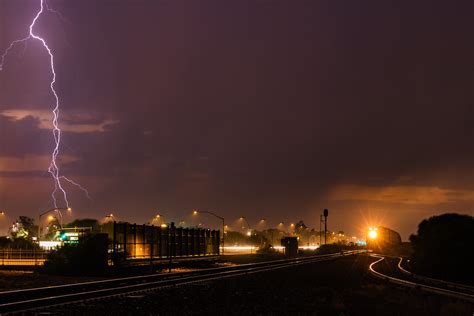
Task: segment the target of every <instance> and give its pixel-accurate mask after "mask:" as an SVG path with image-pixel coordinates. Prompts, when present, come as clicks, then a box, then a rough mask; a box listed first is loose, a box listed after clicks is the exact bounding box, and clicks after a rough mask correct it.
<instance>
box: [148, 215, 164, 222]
mask: <svg viewBox="0 0 474 316" xmlns="http://www.w3.org/2000/svg"><path fill="white" fill-rule="evenodd" d="M164 218H165V217H164V216H163V215H162V214H156V215H155V216H154V217H153V218H152V219H151V221H149V222H148V223H149V224H153V222H154V221H161V222H164Z"/></svg>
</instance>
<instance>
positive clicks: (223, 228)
mask: <svg viewBox="0 0 474 316" xmlns="http://www.w3.org/2000/svg"><path fill="white" fill-rule="evenodd" d="M199 213H205V214H209V215H212V216H214V217H217V218H218V219H220V220H221V221H222V254H224V248H225V242H224V238H225V237H224V236H225V222H224V217H222V216H219V215H217V214H215V213H213V212H208V211H198V210H193V215H198V214H199Z"/></svg>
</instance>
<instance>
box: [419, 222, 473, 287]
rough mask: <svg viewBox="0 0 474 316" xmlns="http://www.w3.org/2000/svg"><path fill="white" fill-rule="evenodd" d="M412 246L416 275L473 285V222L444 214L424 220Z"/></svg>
mask: <svg viewBox="0 0 474 316" xmlns="http://www.w3.org/2000/svg"><path fill="white" fill-rule="evenodd" d="M410 241H411V243H412V245H413V251H414V253H413V258H412V260H411V268H412V270H413V272H414V273H418V274H422V275H426V276H430V277H434V278H439V279H444V280H451V281H455V282H461V283H470V284H473V283H474V274H473V267H474V251H473V245H474V218H473V217H472V216H468V215H459V214H443V215H440V216H433V217H430V218H429V219H428V220H423V221H422V222H421V223H420V224H419V226H418V234H417V235H412V236H410Z"/></svg>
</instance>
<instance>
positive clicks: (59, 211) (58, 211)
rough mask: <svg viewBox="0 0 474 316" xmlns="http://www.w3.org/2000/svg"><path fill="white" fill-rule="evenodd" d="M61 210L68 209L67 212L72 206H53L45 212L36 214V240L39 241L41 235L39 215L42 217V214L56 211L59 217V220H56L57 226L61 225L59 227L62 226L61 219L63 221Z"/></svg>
mask: <svg viewBox="0 0 474 316" xmlns="http://www.w3.org/2000/svg"><path fill="white" fill-rule="evenodd" d="M61 210H63V211H69V212H70V211H72V208H70V207H55V208H52V209H49V210H47V211H46V212H43V213H41V214H40V215H39V216H38V241H39V239H40V236H41V217H42V216H43V215H46V214H48V213H49V212H57V213H58V215H59V218H60V221H58V222H59V227H61V229H62V228H63V223H62V221H63V214H62V213H61ZM48 219H49V217H48Z"/></svg>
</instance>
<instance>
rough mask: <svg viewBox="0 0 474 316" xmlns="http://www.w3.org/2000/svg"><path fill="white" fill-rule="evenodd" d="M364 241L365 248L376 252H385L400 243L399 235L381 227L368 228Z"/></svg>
mask: <svg viewBox="0 0 474 316" xmlns="http://www.w3.org/2000/svg"><path fill="white" fill-rule="evenodd" d="M366 240H367V248H369V249H372V250H376V251H381V250H387V249H389V248H391V247H394V246H398V245H400V244H401V243H402V238H401V237H400V234H399V233H397V232H396V231H394V230H391V229H390V228H387V227H383V226H378V227H369V229H368V230H367V236H366Z"/></svg>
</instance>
